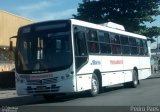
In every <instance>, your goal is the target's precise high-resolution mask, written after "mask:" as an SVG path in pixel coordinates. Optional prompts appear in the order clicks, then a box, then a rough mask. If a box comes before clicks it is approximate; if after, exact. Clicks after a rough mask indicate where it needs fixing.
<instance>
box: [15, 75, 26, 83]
mask: <svg viewBox="0 0 160 112" xmlns="http://www.w3.org/2000/svg"><path fill="white" fill-rule="evenodd" d="M16 82H17V83H26V80H25V79H23V78H21V77H19V76H18V75H17V76H16Z"/></svg>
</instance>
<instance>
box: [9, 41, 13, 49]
mask: <svg viewBox="0 0 160 112" xmlns="http://www.w3.org/2000/svg"><path fill="white" fill-rule="evenodd" d="M9 50H10V51H12V50H13V42H12V41H11V40H10V43H9Z"/></svg>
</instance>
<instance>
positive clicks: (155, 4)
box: [73, 0, 160, 38]
mask: <svg viewBox="0 0 160 112" xmlns="http://www.w3.org/2000/svg"><path fill="white" fill-rule="evenodd" d="M159 6H160V0H83V1H82V3H80V4H79V7H78V9H77V12H78V13H77V15H73V16H74V18H76V19H80V20H84V21H89V22H93V23H98V24H99V23H104V22H109V21H112V22H115V23H118V24H122V25H123V26H125V29H126V30H127V31H129V32H134V33H138V34H142V35H145V36H147V37H150V38H152V37H155V36H157V35H160V27H155V26H154V27H147V26H146V25H145V24H146V22H150V23H152V22H154V21H155V19H154V17H156V16H158V15H160V10H159V8H160V7H159ZM153 32H154V33H153ZM151 33H152V34H151Z"/></svg>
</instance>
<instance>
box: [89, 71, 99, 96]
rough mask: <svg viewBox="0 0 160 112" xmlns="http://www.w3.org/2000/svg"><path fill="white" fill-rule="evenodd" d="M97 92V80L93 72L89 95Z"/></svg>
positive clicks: (94, 94)
mask: <svg viewBox="0 0 160 112" xmlns="http://www.w3.org/2000/svg"><path fill="white" fill-rule="evenodd" d="M98 93H99V80H98V77H97V76H96V74H95V73H93V75H92V80H91V90H90V91H89V95H90V96H96V95H98Z"/></svg>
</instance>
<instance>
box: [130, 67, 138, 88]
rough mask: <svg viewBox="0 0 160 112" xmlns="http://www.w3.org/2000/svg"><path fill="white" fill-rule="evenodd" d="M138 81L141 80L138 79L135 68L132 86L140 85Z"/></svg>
mask: <svg viewBox="0 0 160 112" xmlns="http://www.w3.org/2000/svg"><path fill="white" fill-rule="evenodd" d="M138 83H139V81H138V73H137V71H136V70H133V73H132V82H131V84H130V86H131V87H132V88H136V87H137V86H138Z"/></svg>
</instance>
